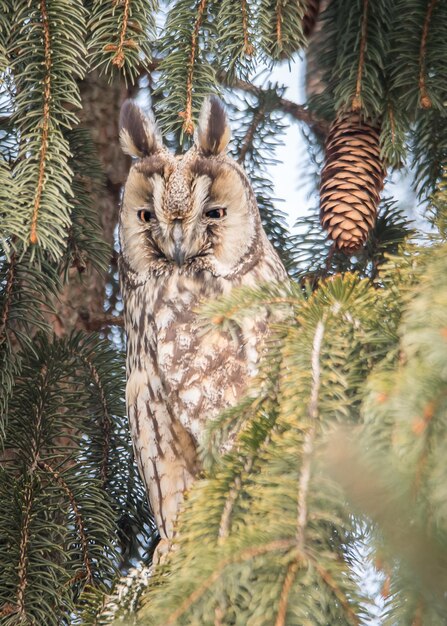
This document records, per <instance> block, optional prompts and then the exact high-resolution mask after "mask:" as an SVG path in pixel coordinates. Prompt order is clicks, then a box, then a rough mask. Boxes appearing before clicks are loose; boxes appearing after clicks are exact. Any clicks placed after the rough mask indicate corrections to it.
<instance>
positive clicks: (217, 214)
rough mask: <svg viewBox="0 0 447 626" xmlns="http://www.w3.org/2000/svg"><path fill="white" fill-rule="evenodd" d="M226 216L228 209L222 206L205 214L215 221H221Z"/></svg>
mask: <svg viewBox="0 0 447 626" xmlns="http://www.w3.org/2000/svg"><path fill="white" fill-rule="evenodd" d="M226 214H227V209H226V208H225V207H221V206H219V207H215V208H214V209H210V210H209V211H206V212H205V215H206V216H207V217H210V218H211V219H213V220H219V219H220V218H222V217H225V215H226Z"/></svg>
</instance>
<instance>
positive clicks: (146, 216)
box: [137, 209, 153, 223]
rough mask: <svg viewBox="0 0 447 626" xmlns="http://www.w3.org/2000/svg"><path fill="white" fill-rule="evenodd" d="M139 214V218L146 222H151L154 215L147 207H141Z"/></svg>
mask: <svg viewBox="0 0 447 626" xmlns="http://www.w3.org/2000/svg"><path fill="white" fill-rule="evenodd" d="M137 215H138V219H139V220H141V221H142V222H146V223H147V222H150V220H151V219H152V217H153V213H151V212H150V211H148V210H147V209H140V210H139V211H138V213H137Z"/></svg>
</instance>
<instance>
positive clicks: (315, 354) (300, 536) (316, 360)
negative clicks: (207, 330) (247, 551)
mask: <svg viewBox="0 0 447 626" xmlns="http://www.w3.org/2000/svg"><path fill="white" fill-rule="evenodd" d="M323 335H324V324H323V322H322V321H321V320H320V321H319V322H318V324H317V327H316V329H315V334H314V340H313V344H312V354H311V367H312V387H311V391H310V400H309V406H308V417H309V421H310V422H311V425H310V427H309V429H308V430H307V432H306V434H305V436H304V443H303V453H302V454H303V460H302V464H301V471H300V477H299V481H298V519H297V530H296V539H297V544H298V548H299V549H300V551H304V545H305V530H306V525H307V495H308V492H309V482H310V468H311V463H312V455H313V447H314V440H315V434H316V430H317V426H316V421H317V419H318V394H319V391H320V376H321V373H320V353H321V344H322V341H323Z"/></svg>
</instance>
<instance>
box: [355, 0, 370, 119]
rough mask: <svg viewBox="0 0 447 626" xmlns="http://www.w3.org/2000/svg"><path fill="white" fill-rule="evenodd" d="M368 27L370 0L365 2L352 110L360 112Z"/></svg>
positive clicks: (364, 0)
mask: <svg viewBox="0 0 447 626" xmlns="http://www.w3.org/2000/svg"><path fill="white" fill-rule="evenodd" d="M367 27H368V0H363V15H362V27H361V33H360V54H359V65H358V68H357V81H356V85H355V96H354V98H353V100H352V105H351V108H352V110H353V111H360V109H361V108H362V97H361V93H362V77H363V68H364V65H365V49H366V31H367Z"/></svg>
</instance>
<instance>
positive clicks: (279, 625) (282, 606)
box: [275, 558, 299, 626]
mask: <svg viewBox="0 0 447 626" xmlns="http://www.w3.org/2000/svg"><path fill="white" fill-rule="evenodd" d="M298 570H299V560H298V558H296V559H294V560H293V561H292V562H291V563H290V564H289V567H288V568H287V572H286V576H285V578H284V582H283V585H282V589H281V594H280V596H279V605H278V615H277V616H276V621H275V626H285V623H286V615H287V607H288V601H289V595H290V590H291V589H292V585H293V583H294V582H295V578H296V575H297V573H298Z"/></svg>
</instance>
